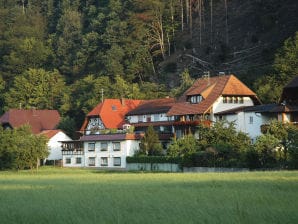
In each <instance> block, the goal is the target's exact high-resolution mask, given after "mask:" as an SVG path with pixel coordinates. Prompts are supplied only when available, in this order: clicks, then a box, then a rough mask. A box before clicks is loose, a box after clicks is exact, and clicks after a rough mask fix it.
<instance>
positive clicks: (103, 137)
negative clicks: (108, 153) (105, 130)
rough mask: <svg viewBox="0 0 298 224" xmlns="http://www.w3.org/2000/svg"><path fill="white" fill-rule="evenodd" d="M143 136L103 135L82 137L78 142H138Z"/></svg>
mask: <svg viewBox="0 0 298 224" xmlns="http://www.w3.org/2000/svg"><path fill="white" fill-rule="evenodd" d="M143 136H144V134H105V135H84V136H82V137H81V138H80V141H83V142H84V141H86V142H88V141H121V140H122V141H123V140H138V139H141V138H142V137H143Z"/></svg>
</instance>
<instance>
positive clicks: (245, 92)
mask: <svg viewBox="0 0 298 224" xmlns="http://www.w3.org/2000/svg"><path fill="white" fill-rule="evenodd" d="M192 95H202V96H203V98H204V99H203V100H202V101H201V102H200V103H198V104H191V103H189V102H186V100H187V97H189V96H192ZM221 95H226V96H228V95H234V96H250V97H251V98H252V99H253V100H254V101H255V102H256V103H259V100H258V98H257V96H256V94H255V93H254V92H253V91H251V90H250V89H249V88H248V87H247V86H246V85H245V84H243V83H242V82H241V81H240V80H239V79H237V78H236V77H235V76H234V75H228V76H216V77H211V78H201V79H198V80H197V81H196V82H195V83H194V84H193V85H192V86H191V87H190V88H189V89H188V90H186V92H185V93H184V94H183V95H182V96H181V97H180V99H179V101H180V102H179V103H176V104H174V105H173V107H172V108H171V109H170V111H169V112H168V113H167V115H168V116H173V115H185V114H203V113H206V112H207V111H208V110H209V108H210V107H211V106H212V105H213V103H214V102H215V101H216V100H217V99H218V98H219V97H220V96H221Z"/></svg>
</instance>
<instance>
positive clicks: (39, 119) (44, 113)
mask: <svg viewBox="0 0 298 224" xmlns="http://www.w3.org/2000/svg"><path fill="white" fill-rule="evenodd" d="M59 122H60V115H59V113H58V111H57V110H33V109H32V110H19V109H10V110H9V111H7V112H6V113H5V114H3V115H2V116H1V118H0V123H1V124H2V125H5V124H9V125H10V126H11V127H12V128H17V127H20V126H22V125H25V124H29V125H30V126H31V130H32V132H33V133H34V134H38V133H40V132H41V131H43V130H50V129H55V128H56V126H57V125H58V124H59Z"/></svg>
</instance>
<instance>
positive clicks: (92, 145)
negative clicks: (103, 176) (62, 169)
mask: <svg viewBox="0 0 298 224" xmlns="http://www.w3.org/2000/svg"><path fill="white" fill-rule="evenodd" d="M94 150H95V143H88V151H89V152H91V151H94Z"/></svg>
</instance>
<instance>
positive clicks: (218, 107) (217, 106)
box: [213, 96, 254, 113]
mask: <svg viewBox="0 0 298 224" xmlns="http://www.w3.org/2000/svg"><path fill="white" fill-rule="evenodd" d="M253 105H254V103H253V101H252V99H251V98H250V97H243V103H223V97H222V96H221V97H219V98H218V99H217V100H216V101H215V102H214V103H213V113H218V112H221V111H225V110H230V109H234V108H237V107H242V106H253Z"/></svg>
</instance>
